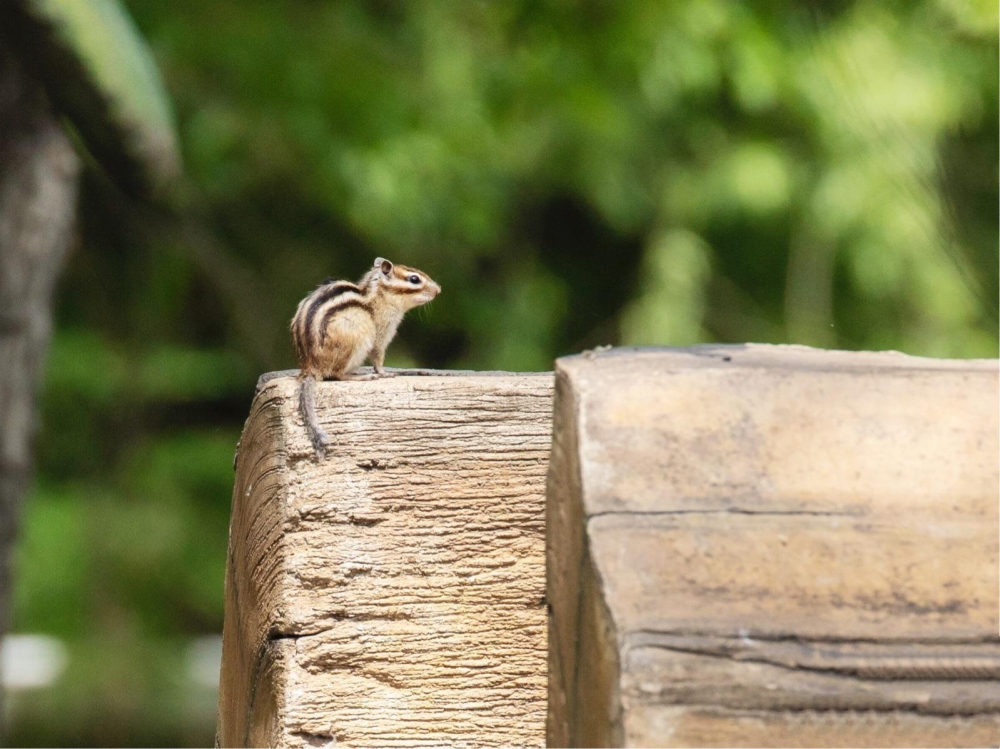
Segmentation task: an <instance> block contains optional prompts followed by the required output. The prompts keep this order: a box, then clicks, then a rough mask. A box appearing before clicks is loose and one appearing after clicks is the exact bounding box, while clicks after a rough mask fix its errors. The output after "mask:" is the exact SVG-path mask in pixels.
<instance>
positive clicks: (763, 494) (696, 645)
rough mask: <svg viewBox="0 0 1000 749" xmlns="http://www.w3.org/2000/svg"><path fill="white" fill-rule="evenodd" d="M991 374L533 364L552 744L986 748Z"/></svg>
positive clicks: (780, 356)
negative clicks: (547, 408)
mask: <svg viewBox="0 0 1000 749" xmlns="http://www.w3.org/2000/svg"><path fill="white" fill-rule="evenodd" d="M997 414H998V378H997V362H996V361H941V360H929V359H918V358H913V357H907V356H903V355H900V354H894V353H887V354H868V353H845V352H825V351H815V350H811V349H806V348H802V347H772V346H746V347H720V348H701V349H689V350H647V351H637V352H636V351H633V352H622V351H612V352H608V353H605V354H597V355H590V356H578V357H570V358H567V359H561V360H559V361H558V362H557V366H556V395H555V417H554V437H555V439H554V443H553V450H552V461H551V472H550V475H549V491H548V499H547V503H548V509H547V524H548V530H547V533H548V543H547V568H548V581H547V587H548V600H549V603H550V605H551V606H552V615H551V619H550V629H549V635H550V639H549V666H550V672H549V678H550V684H549V689H550V691H549V719H548V741H549V743H550V744H551V745H555V746H564V745H575V746H585V745H590V746H599V745H632V746H637V745H658V746H985V745H990V746H993V745H996V744H998V742H1000V639H998V636H997V635H998V619H997V617H998V571H997V557H998V555H997V546H998V540H997V533H998V518H997V486H998V471H997V460H998V433H997Z"/></svg>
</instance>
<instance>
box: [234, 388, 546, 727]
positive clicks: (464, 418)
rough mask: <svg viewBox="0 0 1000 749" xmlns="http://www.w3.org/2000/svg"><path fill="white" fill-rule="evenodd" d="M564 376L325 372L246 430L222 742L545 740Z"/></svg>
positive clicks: (271, 404)
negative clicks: (313, 390)
mask: <svg viewBox="0 0 1000 749" xmlns="http://www.w3.org/2000/svg"><path fill="white" fill-rule="evenodd" d="M552 385H553V380H552V376H551V374H542V375H533V374H492V375H474V374H462V375H460V376H447V377H445V376H434V375H433V374H430V375H428V374H426V373H425V374H424V375H422V376H419V377H417V376H413V377H407V376H400V377H396V378H393V379H386V380H379V381H375V382H331V383H322V384H321V385H320V386H319V388H318V391H317V392H318V410H319V414H320V419H321V422H322V424H323V426H324V428H325V429H326V431H327V432H328V433H329V434H330V436H331V438H332V439H333V447H332V448H331V450H330V451H329V455H328V457H327V458H326V459H324V460H323V461H321V462H316V461H315V460H314V459H313V456H312V449H311V447H310V445H309V441H308V438H307V436H306V433H305V429H304V427H303V425H302V421H301V418H300V416H299V414H298V410H297V407H296V406H297V398H298V390H297V383H296V381H295V380H294V379H293V378H289V377H277V378H274V379H270V380H266V379H265V380H263V381H262V385H261V387H260V390H259V392H258V393H257V396H256V398H255V399H254V403H253V406H252V409H251V413H250V417H249V418H248V420H247V424H246V427H245V429H244V433H243V437H242V440H241V445H240V448H239V453H238V456H237V461H236V468H237V473H236V483H235V487H234V493H233V514H232V521H231V527H230V545H229V548H230V558H229V565H228V570H227V577H226V621H225V632H224V638H223V667H222V679H221V690H220V700H219V727H218V741H219V743H220V744H221V745H223V746H241V745H248V744H249V745H270V746H278V745H280V746H332V745H334V742H336V744H337V745H340V746H412V745H455V744H461V745H467V746H497V745H510V744H514V745H523V746H541V745H542V744H543V743H544V730H545V728H544V726H545V700H546V679H545V659H546V643H545V622H546V614H545V591H544V583H545V573H544V499H543V495H544V490H545V474H546V469H547V465H548V457H549V450H550V444H551V412H552Z"/></svg>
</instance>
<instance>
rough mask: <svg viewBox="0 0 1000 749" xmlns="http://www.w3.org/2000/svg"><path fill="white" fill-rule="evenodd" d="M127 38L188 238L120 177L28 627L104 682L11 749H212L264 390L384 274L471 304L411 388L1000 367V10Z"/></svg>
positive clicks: (698, 8)
mask: <svg viewBox="0 0 1000 749" xmlns="http://www.w3.org/2000/svg"><path fill="white" fill-rule="evenodd" d="M127 4H128V6H129V8H130V10H131V11H132V13H133V15H134V17H135V20H136V22H137V24H138V26H139V28H140V29H141V30H142V31H143V32H144V33H145V34H146V36H147V39H148V40H149V42H150V43H151V45H152V47H153V49H154V51H155V54H156V57H157V59H158V62H159V64H160V66H161V69H162V72H163V74H164V76H165V78H166V80H167V83H168V88H169V90H170V93H171V96H172V97H173V100H174V104H175V108H176V110H177V119H178V123H179V128H180V133H181V145H182V149H183V153H184V160H185V164H186V171H187V178H188V181H189V185H188V196H187V207H186V208H185V210H184V212H183V215H182V217H181V218H180V219H179V220H176V221H164V220H163V219H162V218H161V217H156V216H152V215H149V214H145V213H136V212H134V211H130V210H127V209H126V208H125V207H124V206H123V205H122V203H121V202H120V200H119V199H118V198H117V197H116V195H115V193H114V191H113V190H112V189H111V188H109V187H108V186H107V185H106V184H105V183H104V182H103V181H102V180H101V179H100V178H99V177H98V176H96V175H90V176H89V177H88V182H87V185H86V190H85V195H84V199H83V205H82V229H83V236H84V241H83V244H82V247H81V249H80V250H79V251H78V252H77V253H76V255H75V257H74V259H73V260H72V263H71V267H70V268H69V270H68V272H67V273H66V275H65V278H64V282H63V285H62V290H61V297H60V311H59V321H58V329H57V333H56V337H55V343H54V346H53V350H52V352H51V356H50V360H49V366H48V378H47V382H46V389H45V395H44V432H43V434H42V437H41V439H40V442H39V480H38V487H37V490H36V492H35V495H34V497H33V498H32V499H31V501H30V502H29V504H28V507H27V517H26V521H25V530H24V535H23V538H22V543H21V547H20V550H19V557H18V561H19V564H18V567H17V573H18V575H19V580H18V591H17V600H16V612H15V628H16V629H17V630H19V631H31V632H50V633H53V634H56V635H58V636H60V637H62V638H65V639H66V641H67V642H68V643H69V644H70V648H71V652H72V654H73V656H74V657H73V658H72V660H71V663H70V667H69V670H68V672H67V675H66V676H65V677H64V679H63V681H62V682H61V683H60V685H59V686H58V687H57V688H54V689H52V690H48V691H47V692H46V693H45V694H44V695H43V696H42V697H39V698H35V697H32V698H31V699H30V700H29V699H25V700H19V701H17V702H16V704H15V705H14V716H15V719H16V720H15V723H14V729H15V733H14V736H13V737H12V738H13V739H14V743H19V744H29V743H48V744H67V743H97V744H106V745H110V744H115V743H128V744H133V745H140V744H174V743H194V744H207V743H209V742H210V741H211V737H212V730H213V716H214V696H213V695H212V694H210V693H209V692H204V691H202V692H199V691H198V689H197V688H195V687H194V686H192V685H191V684H190V683H189V681H185V677H184V675H183V673H182V672H183V665H182V664H183V661H184V656H183V652H184V643H185V642H187V639H188V638H191V637H193V636H197V635H201V634H208V633H217V632H219V631H220V629H221V622H222V580H223V570H224V564H225V552H226V527H227V520H228V511H229V494H230V491H231V484H232V471H231V463H232V451H233V448H234V446H235V443H236V440H237V437H238V434H239V430H240V427H241V424H242V420H243V418H244V417H245V415H246V412H247V409H248V406H249V402H250V397H251V393H252V388H253V382H254V379H255V378H256V376H257V374H258V373H259V372H261V371H264V370H268V369H275V368H288V367H292V366H294V362H293V360H292V355H291V348H290V344H289V342H288V336H287V322H288V320H289V318H290V317H291V314H292V312H293V311H294V308H295V305H296V303H297V302H298V300H299V299H300V298H301V297H302V296H303V295H304V294H305V293H306V292H307V291H308V290H309V289H311V288H312V287H313V286H314V285H315V284H317V283H319V282H320V281H321V279H323V278H324V277H326V276H328V275H332V276H336V277H350V278H353V277H357V276H360V274H361V273H362V272H363V271H364V270H365V269H366V267H367V266H368V264H369V263H370V262H371V261H372V259H373V258H374V257H375V256H376V255H384V256H386V257H389V258H390V259H393V260H395V261H399V262H405V263H407V264H410V265H416V266H418V267H420V268H422V269H424V270H426V271H427V272H428V273H430V274H431V275H432V276H433V277H434V278H435V279H436V280H438V281H439V282H440V283H441V284H442V286H443V288H444V292H443V294H442V295H441V297H440V298H439V299H438V300H436V301H435V302H434V304H433V305H430V306H429V307H428V308H426V309H422V310H420V311H419V312H418V313H416V314H414V315H412V318H413V319H411V320H408V321H407V323H406V324H405V325H404V326H403V329H402V331H401V334H400V336H399V338H398V340H397V342H396V343H395V344H394V345H393V347H392V348H391V349H390V352H389V361H388V363H389V364H390V365H407V364H411V363H419V364H421V365H430V366H454V367H468V368H505V369H512V370H531V369H547V368H549V367H550V366H551V362H552V359H553V357H555V356H558V355H561V354H566V353H572V352H575V351H579V350H581V349H583V348H585V347H589V346H592V345H597V344H605V343H615V344H618V343H621V344H675V345H683V344H689V343H695V342H708V341H727V342H728V341H746V340H756V341H771V342H796V343H806V344H812V345H821V346H829V347H841V348H850V349H860V348H872V349H886V348H890V349H899V350H903V351H906V352H908V353H913V354H922V355H930V356H954V357H967V356H987V357H992V356H996V355H997V296H998V288H997V284H998V264H997V204H998V190H997V167H998V156H997V153H998V150H997V149H998V147H997V119H996V112H997V110H998V95H997V61H998V45H997V8H996V4H995V3H992V2H991V3H987V2H983V1H980V0H975V1H966V0H963V1H959V0H919V1H915V2H901V1H896V0H868V1H866V2H843V1H837V2H824V3H801V2H795V3H793V2H768V3H760V2H758V3H733V2H723V1H722V0H697V1H695V2H679V1H677V2H675V1H671V0H633V1H630V2H611V1H610V0H589V1H583V0H581V1H578V2H568V1H558V0H552V1H551V2H547V3H536V2H528V1H527V0H519V1H518V0H510V1H509V2H504V3H495V2H484V1H481V0H450V1H446V2H431V1H430V0H414V1H413V2H406V3H401V2H391V1H389V0H367V1H362V0H352V1H344V2H332V1H331V2H318V1H316V0H289V2H282V3H275V2H271V1H270V0H240V1H239V2H237V1H236V0H214V1H213V2H204V1H203V0H199V1H198V2H195V0H174V1H173V2H171V3H162V2H155V1H154V0H130V2H128V3H127ZM53 710H58V712H59V714H60V716H61V719H60V721H58V722H53V721H52V720H51V715H52V712H51V711H53ZM57 723H58V724H57Z"/></svg>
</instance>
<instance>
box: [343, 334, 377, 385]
mask: <svg viewBox="0 0 1000 749" xmlns="http://www.w3.org/2000/svg"><path fill="white" fill-rule="evenodd" d="M374 345H375V331H374V330H373V331H372V332H371V335H369V336H365V337H364V338H362V339H361V340H359V341H358V347H357V348H356V349H355V350H354V352H353V353H352V354H351V358H350V359H349V360H348V362H347V369H346V370H344V373H345V374H347V373H348V372H353V371H354V370H355V369H357V368H358V367H360V366H361V365H362V364H364V363H365V359H366V358H368V354H369V352H370V351H371V350H372V347H374Z"/></svg>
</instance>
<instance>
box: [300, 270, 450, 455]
mask: <svg viewBox="0 0 1000 749" xmlns="http://www.w3.org/2000/svg"><path fill="white" fill-rule="evenodd" d="M440 291H441V287H440V286H438V285H437V284H436V283H434V281H432V280H431V278H430V276H428V275H427V274H426V273H423V272H421V271H419V270H417V269H416V268H407V267H406V266H405V265H393V264H392V263H390V262H389V261H388V260H385V259H384V258H376V259H375V264H374V265H373V266H372V268H371V270H369V271H368V272H367V273H366V274H365V275H364V276H363V277H362V279H361V280H360V281H358V283H357V284H353V283H350V282H349V281H332V282H329V283H323V284H322V285H320V286H319V287H318V288H317V289H316V290H315V291H313V292H312V293H311V294H309V295H308V296H307V297H306V298H305V299H303V300H302V301H301V302H299V307H298V309H297V310H296V311H295V317H294V318H292V325H291V329H292V342H293V343H294V345H295V354H296V356H297V357H298V360H299V367H300V371H299V381H300V383H301V385H300V389H299V409H300V410H301V412H302V419H303V421H304V422H305V424H306V428H307V429H308V431H309V438H310V440H311V441H312V445H313V449H314V450H315V451H316V456H317V457H318V458H322V457H323V456H324V455H325V454H326V447H327V446H328V445H329V444H330V438H329V436H328V435H327V434H326V432H324V431H323V429H322V428H321V427H320V425H319V421H318V420H317V418H316V393H315V389H316V381H317V380H321V379H322V380H371V379H374V378H376V377H393V376H394V375H393V374H391V373H389V372H386V371H384V370H383V369H382V362H383V361H384V360H385V350H386V348H387V347H388V346H389V343H390V342H391V341H392V339H393V337H394V336H395V335H396V328H398V327H399V323H400V322H401V321H402V319H403V315H405V314H406V312H407V311H409V310H411V309H413V308H414V307H419V306H420V305H422V304H427V302H429V301H431V299H433V298H434V297H436V296H437V295H438V293H440ZM365 359H371V363H372V365H373V366H374V368H375V373H374V374H368V375H359V374H352V373H353V372H354V370H355V369H357V368H358V367H359V366H361V364H362V363H363V362H364V360H365Z"/></svg>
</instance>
